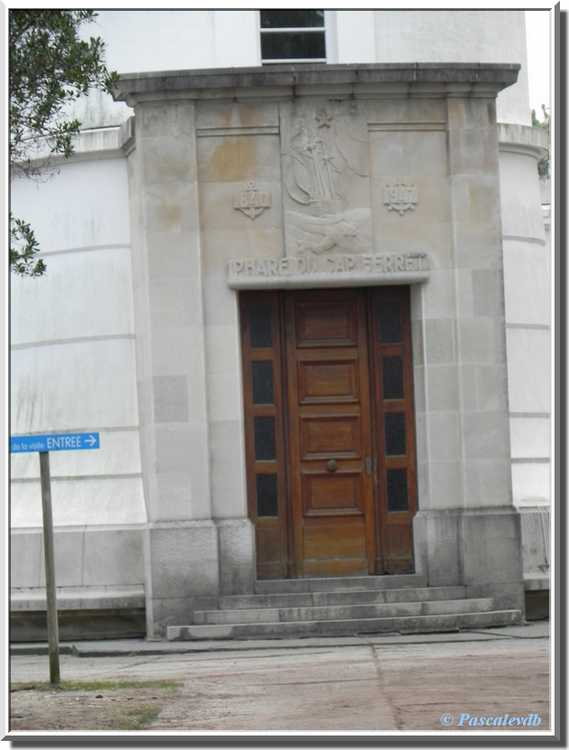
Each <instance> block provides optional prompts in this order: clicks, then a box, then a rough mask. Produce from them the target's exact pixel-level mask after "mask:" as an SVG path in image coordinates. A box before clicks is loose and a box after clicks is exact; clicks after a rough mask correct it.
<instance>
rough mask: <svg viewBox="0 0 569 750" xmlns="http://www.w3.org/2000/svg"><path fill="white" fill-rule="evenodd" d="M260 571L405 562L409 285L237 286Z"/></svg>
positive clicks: (381, 569)
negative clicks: (294, 288)
mask: <svg viewBox="0 0 569 750" xmlns="http://www.w3.org/2000/svg"><path fill="white" fill-rule="evenodd" d="M240 314H241V334H242V351H243V375H244V377H243V383H244V406H245V429H246V457H247V485H248V503H249V515H250V518H251V519H252V521H253V522H254V524H255V529H256V554H257V576H258V578H286V577H303V576H342V575H357V574H367V573H371V574H381V573H398V572H411V571H412V570H413V550H412V518H413V515H414V513H415V511H416V505H417V493H416V469H415V429H414V412H413V384H412V362H411V333H410V316H409V289H408V287H404V286H396V287H377V288H373V289H332V290H310V291H308V290H299V291H286V292H282V291H270V292H244V293H242V294H241V296H240Z"/></svg>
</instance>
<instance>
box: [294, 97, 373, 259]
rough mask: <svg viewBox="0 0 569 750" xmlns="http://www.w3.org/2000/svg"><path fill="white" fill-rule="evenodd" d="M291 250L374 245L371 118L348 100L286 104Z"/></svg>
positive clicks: (303, 252)
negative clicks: (330, 102) (370, 161)
mask: <svg viewBox="0 0 569 750" xmlns="http://www.w3.org/2000/svg"><path fill="white" fill-rule="evenodd" d="M281 133H282V149H283V150H282V155H281V156H282V167H283V182H284V197H283V201H284V219H285V243H286V254H287V255H288V256H296V255H300V256H302V255H320V254H322V253H324V254H328V253H365V252H370V250H371V207H370V186H369V172H368V162H369V143H368V133H367V122H366V119H365V118H364V117H363V116H361V115H360V114H359V113H358V111H357V110H356V109H354V107H353V106H351V105H350V104H349V103H348V102H334V103H332V104H328V105H327V106H321V105H320V106H316V105H314V104H312V105H311V104H308V103H303V104H299V103H291V104H289V105H283V107H282V108H281Z"/></svg>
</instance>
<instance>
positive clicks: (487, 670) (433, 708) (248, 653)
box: [11, 623, 549, 732]
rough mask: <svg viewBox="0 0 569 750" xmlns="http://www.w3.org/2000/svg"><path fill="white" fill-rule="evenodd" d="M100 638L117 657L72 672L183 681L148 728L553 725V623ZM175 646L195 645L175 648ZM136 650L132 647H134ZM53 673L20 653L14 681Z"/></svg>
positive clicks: (78, 659) (71, 659)
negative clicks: (527, 718)
mask: <svg viewBox="0 0 569 750" xmlns="http://www.w3.org/2000/svg"><path fill="white" fill-rule="evenodd" d="M340 640H341V641H342V644H343V645H340V644H339V643H338V641H340ZM77 645H79V644H77ZM96 645H98V647H99V648H100V649H101V650H102V649H103V648H104V649H105V652H106V653H109V652H113V653H115V654H116V655H115V656H92V655H83V656H77V655H75V656H74V655H64V656H62V658H61V670H62V677H63V678H64V679H68V680H77V679H89V680H94V679H120V678H135V679H144V680H150V679H152V680H155V679H159V678H160V679H161V678H175V679H179V680H180V681H181V687H180V688H179V690H178V691H177V692H176V693H175V694H173V695H172V696H171V697H169V698H168V700H167V701H166V702H165V703H163V704H162V710H161V712H160V713H159V715H158V716H157V717H156V718H155V720H154V721H153V722H152V723H151V724H150V725H149V726H148V727H147V728H148V729H153V730H158V731H191V730H221V731H226V732H231V731H254V730H274V731H278V730H287V731H290V730H297V731H303V730H306V731H326V730H335V731H354V730H368V731H369V730H433V729H435V730H438V729H443V728H447V727H448V728H450V729H453V728H454V729H456V724H457V722H458V721H459V718H460V715H461V714H463V713H468V714H470V715H477V714H484V715H499V714H505V713H508V714H510V715H512V716H513V715H527V714H530V713H534V714H539V716H540V717H541V720H542V723H541V725H540V726H539V730H543V729H547V728H548V727H549V710H548V701H549V648H548V647H549V641H548V637H547V624H544V623H539V624H534V625H529V626H525V627H515V628H500V629H496V630H495V631H480V632H476V633H461V634H447V635H442V634H441V635H431V636H414V637H413V636H392V637H383V638H380V637H377V638H365V639H362V638H344V639H333V640H330V639H305V640H304V641H280V642H279V643H278V644H275V642H274V641H273V642H265V643H264V644H259V643H256V642H240V643H233V644H219V643H217V644H215V643H210V644H209V645H207V644H205V645H204V644H162V643H158V644H156V643H154V644H152V643H144V642H138V644H135V643H134V642H130V643H125V642H122V643H120V642H114V651H113V650H112V648H111V646H112V644H111V643H110V642H107V643H104V642H99V643H98V644H83V645H82V648H83V649H84V653H85V654H93V653H95V652H96V651H97V649H96V647H95V646H96ZM198 645H199V646H200V650H195V647H196V646H198ZM175 647H177V650H179V649H180V647H182V648H183V647H186V648H187V649H190V648H193V649H194V650H188V651H187V652H186V653H177V651H176V650H174V649H175ZM220 647H221V648H229V649H231V650H228V651H223V650H220ZM129 648H130V651H131V654H132V655H127V654H128V652H127V651H126V649H129ZM20 650H22V648H21V649H20ZM132 651H135V652H138V653H132ZM100 652H101V651H100ZM100 652H99V653H100ZM79 653H81V652H79ZM46 674H47V660H46V658H45V656H38V655H26V654H20V655H17V656H14V657H13V658H12V663H11V679H12V681H16V682H19V681H27V680H38V679H45V678H46ZM14 695H21V694H14ZM20 700H23V698H20ZM101 707H102V705H101V703H99V706H98V710H99V711H100V710H101ZM18 710H19V711H22V708H21V706H20V708H19V709H18ZM443 714H445V720H444V721H446V722H447V724H446V727H445V726H442V725H441V720H440V717H441V715H443ZM447 715H450V717H451V719H450V720H449V718H448V716H447ZM470 728H472V727H470Z"/></svg>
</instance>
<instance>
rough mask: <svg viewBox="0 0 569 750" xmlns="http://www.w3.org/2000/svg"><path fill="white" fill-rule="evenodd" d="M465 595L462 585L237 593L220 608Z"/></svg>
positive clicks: (222, 601) (222, 599) (224, 599)
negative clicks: (282, 592) (290, 592)
mask: <svg viewBox="0 0 569 750" xmlns="http://www.w3.org/2000/svg"><path fill="white" fill-rule="evenodd" d="M465 596H466V588H465V587H464V586H433V587H426V586H425V587H423V588H404V589H384V590H381V589H375V590H374V589H369V590H367V591H366V590H363V591H354V590H352V589H348V590H340V591H313V592H307V593H304V594H303V593H298V594H237V595H233V596H222V597H220V599H219V608H220V609H254V608H256V607H269V608H272V609H274V608H277V609H281V608H288V607H329V606H334V605H341V606H344V605H348V604H392V603H396V602H423V601H438V600H441V599H462V598H464V597H465Z"/></svg>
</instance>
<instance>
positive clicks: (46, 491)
mask: <svg viewBox="0 0 569 750" xmlns="http://www.w3.org/2000/svg"><path fill="white" fill-rule="evenodd" d="M39 457H40V477H41V503H42V512H43V549H44V557H45V589H46V598H47V640H48V653H49V680H50V682H51V684H52V685H59V680H60V677H59V629H58V624H57V599H56V593H55V560H54V554H53V516H52V512H51V484H50V476H49V453H48V452H47V451H40V452H39Z"/></svg>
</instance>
